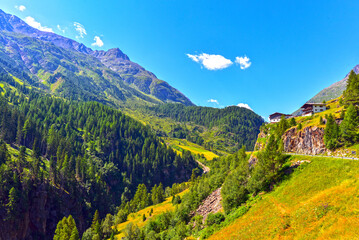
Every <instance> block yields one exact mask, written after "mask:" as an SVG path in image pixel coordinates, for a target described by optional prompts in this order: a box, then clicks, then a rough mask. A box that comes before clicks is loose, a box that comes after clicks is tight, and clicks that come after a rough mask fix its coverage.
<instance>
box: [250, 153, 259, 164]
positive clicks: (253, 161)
mask: <svg viewBox="0 0 359 240" xmlns="http://www.w3.org/2000/svg"><path fill="white" fill-rule="evenodd" d="M257 161H258V159H257V157H255V156H254V155H253V154H252V155H251V157H250V158H249V160H248V164H249V167H251V166H253V165H255V164H256V163H257Z"/></svg>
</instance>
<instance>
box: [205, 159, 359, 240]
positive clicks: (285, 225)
mask: <svg viewBox="0 0 359 240" xmlns="http://www.w3.org/2000/svg"><path fill="white" fill-rule="evenodd" d="M304 159H306V160H310V161H311V163H309V164H305V165H302V166H300V167H299V168H298V169H296V170H295V172H294V173H293V174H292V175H290V177H289V179H287V180H285V181H283V182H282V183H281V184H280V186H278V187H276V188H275V190H274V191H272V192H270V193H268V194H265V195H263V196H262V199H261V200H259V201H258V202H257V203H256V204H255V205H254V206H253V207H252V208H251V209H250V210H249V211H248V212H247V213H246V214H244V215H243V216H242V217H240V218H239V219H237V220H236V221H235V222H234V223H233V224H231V225H230V226H228V227H226V228H224V229H222V230H221V231H219V232H217V233H215V234H214V235H213V236H212V237H211V238H210V239H213V240H214V239H220V240H223V239H337V238H342V239H354V238H355V237H357V236H358V235H359V201H358V200H359V194H358V192H359V181H358V177H359V162H358V161H352V160H341V159H329V158H319V157H313V158H310V157H300V156H296V157H292V158H291V160H293V161H294V160H295V161H296V160H304Z"/></svg>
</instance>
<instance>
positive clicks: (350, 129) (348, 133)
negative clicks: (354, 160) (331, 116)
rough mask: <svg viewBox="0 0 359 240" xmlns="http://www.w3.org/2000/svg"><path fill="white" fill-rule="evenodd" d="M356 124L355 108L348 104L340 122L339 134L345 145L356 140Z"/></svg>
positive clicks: (357, 123) (356, 114) (358, 122)
mask: <svg viewBox="0 0 359 240" xmlns="http://www.w3.org/2000/svg"><path fill="white" fill-rule="evenodd" d="M358 125H359V121H358V112H357V109H356V107H354V105H353V104H350V106H349V107H348V109H347V111H346V113H345V116H344V120H343V122H342V123H341V124H340V134H341V137H342V138H343V140H344V142H345V143H346V145H351V144H353V143H354V142H356V141H357V140H358V133H357V127H358Z"/></svg>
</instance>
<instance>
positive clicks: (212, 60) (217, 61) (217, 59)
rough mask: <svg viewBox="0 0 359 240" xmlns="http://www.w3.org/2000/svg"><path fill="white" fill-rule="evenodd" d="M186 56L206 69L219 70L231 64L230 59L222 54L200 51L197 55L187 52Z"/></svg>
mask: <svg viewBox="0 0 359 240" xmlns="http://www.w3.org/2000/svg"><path fill="white" fill-rule="evenodd" d="M187 56H188V57H189V58H190V59H192V60H193V61H195V62H197V63H199V64H201V65H202V66H203V67H205V68H206V69H208V70H220V69H224V68H227V67H229V66H231V65H232V64H233V62H232V61H231V60H230V59H227V58H225V57H223V56H222V55H215V54H207V53H202V54H199V55H191V54H187Z"/></svg>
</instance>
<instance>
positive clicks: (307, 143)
mask: <svg viewBox="0 0 359 240" xmlns="http://www.w3.org/2000/svg"><path fill="white" fill-rule="evenodd" d="M282 139H283V144H284V152H294V153H298V154H310V155H318V154H323V153H325V152H326V151H327V149H326V148H325V145H324V129H323V128H319V127H316V126H313V127H306V128H304V129H302V130H300V131H297V129H296V128H291V129H289V130H288V131H286V132H285V133H284V135H283V136H282Z"/></svg>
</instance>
